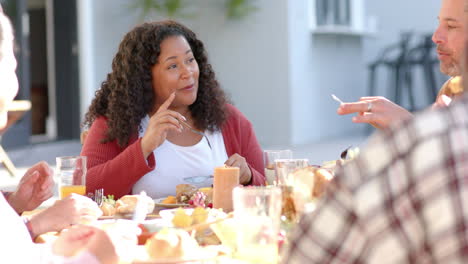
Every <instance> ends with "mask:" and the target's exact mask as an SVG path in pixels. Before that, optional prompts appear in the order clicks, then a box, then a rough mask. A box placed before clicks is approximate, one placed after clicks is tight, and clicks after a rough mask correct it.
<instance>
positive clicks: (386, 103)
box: [337, 96, 412, 129]
mask: <svg viewBox="0 0 468 264" xmlns="http://www.w3.org/2000/svg"><path fill="white" fill-rule="evenodd" d="M337 113H338V114H339V115H348V114H352V113H358V115H356V116H354V117H353V122H354V123H369V124H371V125H373V126H374V127H376V128H379V129H385V128H388V127H389V126H391V125H393V124H395V123H398V122H400V121H403V120H405V119H409V118H411V117H412V114H411V113H410V112H408V111H407V110H406V109H404V108H402V107H401V106H399V105H397V104H395V103H393V102H392V101H390V100H388V99H387V98H385V97H381V96H370V97H361V98H360V99H359V101H358V102H353V103H344V104H341V105H340V107H339V108H338V110H337Z"/></svg>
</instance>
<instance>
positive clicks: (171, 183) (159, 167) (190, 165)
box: [132, 116, 228, 198]
mask: <svg viewBox="0 0 468 264" xmlns="http://www.w3.org/2000/svg"><path fill="white" fill-rule="evenodd" d="M148 123H149V116H146V117H145V118H143V119H142V121H141V127H142V131H140V133H139V136H140V137H143V135H144V134H145V131H146V128H147V126H148ZM205 135H206V137H207V138H208V140H209V142H210V144H211V148H210V147H209V145H208V142H207V140H206V138H205V137H203V138H202V139H201V140H200V141H199V142H198V143H196V144H195V145H193V146H188V147H184V146H179V145H176V144H174V143H171V142H170V141H169V140H165V141H164V142H163V143H162V144H161V146H159V147H158V148H156V149H155V150H154V151H153V153H154V157H155V160H156V168H155V169H154V170H153V171H151V172H149V173H147V174H146V175H145V176H143V177H142V178H141V179H140V180H138V181H137V182H136V183H135V185H134V186H133V190H132V192H133V193H140V192H141V191H145V192H146V193H147V194H148V196H150V197H152V198H162V197H166V196H168V195H175V187H176V185H178V184H183V183H187V182H185V181H184V180H183V179H184V178H186V177H194V176H209V175H213V171H214V168H215V167H218V166H222V165H223V164H224V162H226V160H227V159H228V156H227V153H226V147H225V146H224V139H223V135H222V133H221V131H215V132H213V133H211V132H209V131H206V132H205ZM212 184H213V179H209V180H207V181H205V182H202V183H199V184H193V185H196V186H197V187H199V188H200V187H207V186H211V185H212Z"/></svg>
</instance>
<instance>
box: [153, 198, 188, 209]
mask: <svg viewBox="0 0 468 264" xmlns="http://www.w3.org/2000/svg"><path fill="white" fill-rule="evenodd" d="M164 199H166V197H163V198H157V199H154V205H155V206H158V207H164V208H178V207H187V206H189V205H188V204H166V203H163V201H164Z"/></svg>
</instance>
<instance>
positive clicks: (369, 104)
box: [366, 102, 372, 112]
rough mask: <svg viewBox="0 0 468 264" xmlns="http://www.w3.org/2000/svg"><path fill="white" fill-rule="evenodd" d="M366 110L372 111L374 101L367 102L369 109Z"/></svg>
mask: <svg viewBox="0 0 468 264" xmlns="http://www.w3.org/2000/svg"><path fill="white" fill-rule="evenodd" d="M366 112H372V102H367V111H366Z"/></svg>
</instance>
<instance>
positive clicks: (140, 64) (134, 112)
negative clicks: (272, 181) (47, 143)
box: [83, 20, 227, 147]
mask: <svg viewBox="0 0 468 264" xmlns="http://www.w3.org/2000/svg"><path fill="white" fill-rule="evenodd" d="M172 36H183V37H184V38H185V39H186V40H187V42H188V43H189V45H190V47H191V49H192V52H193V55H194V57H195V60H196V61H197V63H198V67H199V69H200V75H199V85H198V93H197V99H196V101H195V102H194V103H193V104H192V105H190V106H189V110H190V112H191V114H192V117H193V118H194V124H195V126H196V127H197V128H198V129H200V130H202V131H203V130H209V131H215V130H218V129H220V128H221V126H222V124H223V123H224V121H225V120H226V118H227V113H226V108H225V104H226V102H227V99H226V97H225V94H224V92H223V90H222V89H221V88H220V85H219V83H218V81H217V80H216V77H215V73H214V71H213V69H212V67H211V64H210V63H209V62H208V55H207V53H206V51H205V47H204V45H203V43H202V42H201V41H200V40H199V39H198V38H197V36H196V34H195V33H194V32H193V31H191V30H190V29H188V28H187V27H185V26H184V25H182V24H180V23H178V22H175V21H171V20H165V21H160V22H151V23H144V24H141V25H139V26H136V27H135V28H134V29H133V30H132V31H130V32H128V33H127V34H126V35H125V37H124V38H123V40H122V42H121V43H120V45H119V50H118V51H117V54H116V55H115V57H114V59H113V61H112V72H111V73H109V74H108V75H107V80H105V81H104V82H103V83H102V84H101V88H100V89H99V90H97V91H96V94H95V98H94V99H93V101H92V103H91V106H90V107H89V110H88V112H87V113H86V116H85V120H84V122H83V126H84V127H90V126H91V124H92V123H93V122H94V120H95V119H96V118H97V117H99V116H105V117H107V119H108V120H107V124H108V126H109V130H108V132H107V135H106V138H105V139H104V140H103V141H102V142H109V141H113V140H117V143H118V144H119V146H121V147H124V146H126V145H127V144H128V142H129V139H130V137H131V136H132V135H133V134H134V133H137V132H138V130H139V129H141V127H140V122H141V120H142V118H143V117H144V116H145V115H147V114H148V113H150V112H151V111H152V110H153V109H154V104H155V101H156V100H155V99H156V98H155V97H156V95H155V94H154V91H153V86H152V75H151V68H152V67H153V66H154V65H155V64H156V63H157V62H158V61H157V60H158V57H159V55H160V53H161V48H160V47H161V43H162V42H163V41H164V40H165V39H166V38H168V37H172Z"/></svg>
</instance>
